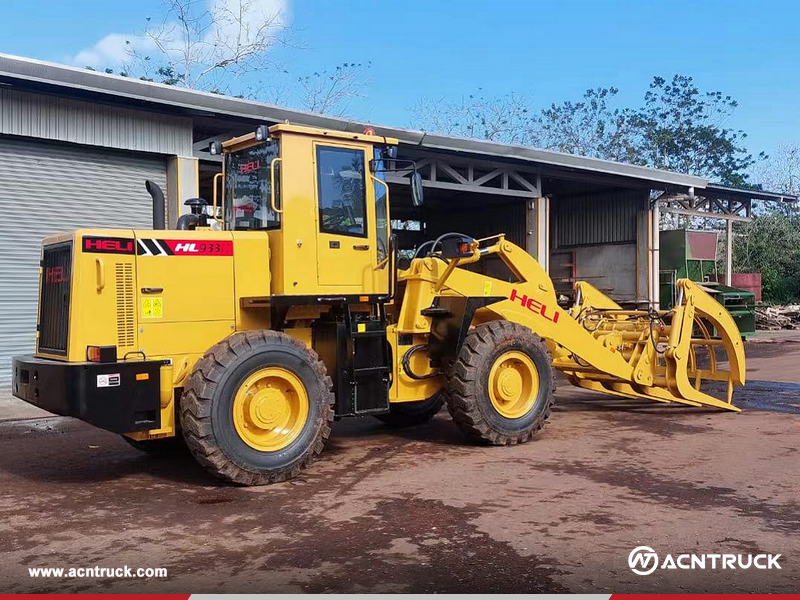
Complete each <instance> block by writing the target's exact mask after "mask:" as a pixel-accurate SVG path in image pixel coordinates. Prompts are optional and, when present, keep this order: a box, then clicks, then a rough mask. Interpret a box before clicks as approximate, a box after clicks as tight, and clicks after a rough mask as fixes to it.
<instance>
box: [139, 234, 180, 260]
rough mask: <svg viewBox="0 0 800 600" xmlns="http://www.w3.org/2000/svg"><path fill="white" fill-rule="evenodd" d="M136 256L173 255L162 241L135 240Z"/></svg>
mask: <svg viewBox="0 0 800 600" xmlns="http://www.w3.org/2000/svg"><path fill="white" fill-rule="evenodd" d="M136 254H139V255H141V256H172V255H174V254H175V253H174V252H173V251H172V249H171V248H170V247H169V246H167V244H166V243H165V242H164V240H143V239H141V238H137V240H136Z"/></svg>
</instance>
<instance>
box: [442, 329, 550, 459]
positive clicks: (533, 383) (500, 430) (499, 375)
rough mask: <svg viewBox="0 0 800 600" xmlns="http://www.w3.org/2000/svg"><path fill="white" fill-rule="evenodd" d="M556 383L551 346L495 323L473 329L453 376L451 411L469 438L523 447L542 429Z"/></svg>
mask: <svg viewBox="0 0 800 600" xmlns="http://www.w3.org/2000/svg"><path fill="white" fill-rule="evenodd" d="M554 390H555V384H554V379H553V368H552V365H551V358H550V354H549V352H548V351H547V346H545V344H544V342H543V341H542V340H541V338H540V337H539V336H537V335H535V334H534V333H533V332H531V330H530V329H528V328H527V327H523V326H522V325H517V324H515V323H509V322H508V321H492V322H490V323H486V324H484V325H479V326H478V327H476V328H475V329H473V330H472V331H471V332H470V333H469V334H468V335H467V338H466V340H464V345H463V346H462V348H461V351H460V352H459V355H458V358H457V359H456V362H455V364H454V365H453V367H452V368H451V370H450V373H449V382H448V393H447V408H448V410H449V411H450V415H451V416H452V417H453V421H455V423H456V425H458V427H459V428H460V429H461V430H462V431H463V432H464V433H466V434H467V435H468V436H470V437H471V438H473V439H476V440H480V441H483V442H486V443H489V444H493V445H498V446H503V445H511V444H521V443H524V442H527V441H528V440H530V439H531V438H532V437H533V436H534V435H535V434H536V433H537V432H538V431H539V430H541V429H542V428H543V427H544V425H545V422H546V421H547V419H548V418H549V417H550V411H551V409H552V407H553V392H554Z"/></svg>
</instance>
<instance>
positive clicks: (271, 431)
mask: <svg viewBox="0 0 800 600" xmlns="http://www.w3.org/2000/svg"><path fill="white" fill-rule="evenodd" d="M332 387H333V384H332V382H331V378H330V377H328V376H327V374H326V371H325V365H324V364H323V363H322V362H321V361H320V360H319V358H318V357H317V354H316V353H315V352H314V351H313V350H309V349H308V348H307V347H306V346H305V344H303V343H302V342H300V341H298V340H295V339H294V338H292V337H290V336H288V335H286V334H284V333H280V332H276V331H265V330H259V331H247V332H240V333H235V334H233V335H232V336H230V337H229V338H227V339H226V340H224V341H222V342H220V343H219V344H217V345H216V346H214V347H212V348H211V349H210V350H209V351H208V352H207V353H206V355H205V356H204V357H203V358H202V359H200V360H199V361H198V362H197V364H196V365H195V367H194V370H193V371H192V374H191V375H190V376H189V379H188V381H187V384H186V387H185V389H184V392H183V396H182V397H181V406H180V420H181V427H182V429H183V435H184V438H185V439H186V444H187V445H188V447H189V450H190V451H191V453H192V455H193V456H194V457H195V459H197V461H198V462H199V463H200V464H201V465H202V466H203V467H204V468H205V469H206V470H207V471H208V472H209V473H211V474H212V475H214V476H216V477H219V478H220V479H223V480H225V481H229V482H232V483H237V484H240V485H263V484H267V483H275V482H279V481H285V480H287V479H291V478H292V477H295V476H296V475H297V474H298V473H299V472H300V470H301V469H303V468H304V467H305V466H306V465H308V463H309V462H311V460H312V459H313V458H314V457H315V456H317V455H318V454H320V452H322V449H323V447H324V445H325V442H326V440H327V439H328V437H329V436H330V433H331V424H332V423H333V408H332V406H333V400H334V398H333V392H332V391H331V389H332Z"/></svg>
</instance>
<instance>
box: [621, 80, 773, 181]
mask: <svg viewBox="0 0 800 600" xmlns="http://www.w3.org/2000/svg"><path fill="white" fill-rule="evenodd" d="M737 106H738V103H737V102H736V100H734V99H733V98H731V97H730V96H724V95H723V94H722V92H706V93H705V94H701V93H700V91H699V90H698V89H697V87H696V86H695V85H694V81H693V79H692V78H691V77H687V76H685V75H675V76H674V77H673V78H672V81H670V82H668V81H667V80H666V79H664V78H663V77H655V78H654V79H653V83H651V84H650V89H649V90H648V91H647V93H646V94H645V96H644V105H643V106H642V107H641V108H639V109H638V110H636V111H634V112H633V114H632V116H631V119H632V121H633V126H634V127H635V128H636V130H637V134H638V135H639V136H641V140H640V145H639V148H640V149H639V152H640V154H639V157H638V158H639V159H640V160H641V162H642V163H643V164H646V165H648V166H651V167H655V168H659V169H667V170H670V171H677V172H679V173H690V174H692V175H700V176H703V177H708V178H709V179H711V180H713V181H715V182H718V183H722V184H725V185H731V186H735V187H745V186H747V185H748V175H747V171H748V169H749V168H750V167H752V166H753V165H754V164H755V162H756V161H755V159H754V158H753V156H752V155H751V154H749V153H748V152H747V149H746V148H745V147H744V140H745V138H746V137H747V134H746V133H744V132H743V131H741V130H738V131H736V130H732V129H729V128H726V127H724V123H725V122H726V121H728V120H729V119H730V117H731V115H732V114H733V111H734V110H735V109H736V107H737ZM760 157H761V158H765V155H764V154H763V153H761V154H760Z"/></svg>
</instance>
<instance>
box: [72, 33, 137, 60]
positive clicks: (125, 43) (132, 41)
mask: <svg viewBox="0 0 800 600" xmlns="http://www.w3.org/2000/svg"><path fill="white" fill-rule="evenodd" d="M131 45H132V46H134V47H136V48H138V49H141V50H148V49H150V48H152V47H153V44H152V41H151V40H150V39H148V38H146V37H144V36H141V35H134V34H129V33H109V34H108V35H107V36H105V37H104V38H103V39H101V40H100V41H99V42H97V43H96V44H95V45H94V46H92V47H91V48H86V49H85V50H81V51H80V52H78V53H77V54H76V55H75V56H74V57H72V59H70V62H71V63H72V64H74V65H76V66H79V67H85V66H89V67H94V68H96V69H99V68H105V67H119V66H120V65H121V64H123V63H125V62H127V61H128V60H129V58H130V56H129V54H128V50H129V48H130V47H131Z"/></svg>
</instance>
